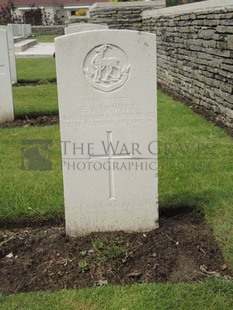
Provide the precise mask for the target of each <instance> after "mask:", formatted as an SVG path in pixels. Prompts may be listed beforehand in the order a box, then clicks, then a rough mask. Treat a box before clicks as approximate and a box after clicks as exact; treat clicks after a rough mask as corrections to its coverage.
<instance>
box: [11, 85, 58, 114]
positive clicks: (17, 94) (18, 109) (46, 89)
mask: <svg viewBox="0 0 233 310" xmlns="http://www.w3.org/2000/svg"><path fill="white" fill-rule="evenodd" d="M13 96H14V107H15V114H16V115H18V116H19V115H30V114H35V113H36V114H42V115H44V114H55V113H56V114H58V105H57V85H56V84H47V85H46V84H45V85H37V86H20V87H13Z"/></svg>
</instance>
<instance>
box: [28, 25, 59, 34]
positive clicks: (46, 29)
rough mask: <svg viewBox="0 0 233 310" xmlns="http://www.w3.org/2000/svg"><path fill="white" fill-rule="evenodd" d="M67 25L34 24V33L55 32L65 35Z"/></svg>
mask: <svg viewBox="0 0 233 310" xmlns="http://www.w3.org/2000/svg"><path fill="white" fill-rule="evenodd" d="M64 28H65V26H32V34H38V35H43V34H54V35H58V36H59V35H60V36H61V35H63V34H64Z"/></svg>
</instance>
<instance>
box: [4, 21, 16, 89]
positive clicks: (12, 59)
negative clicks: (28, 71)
mask: <svg viewBox="0 0 233 310" xmlns="http://www.w3.org/2000/svg"><path fill="white" fill-rule="evenodd" d="M0 29H4V30H6V31H7V39H8V48H9V57H10V69H11V81H12V83H13V84H14V83H17V72H16V62H15V45H14V37H13V33H12V27H10V26H9V25H8V26H1V25H0Z"/></svg>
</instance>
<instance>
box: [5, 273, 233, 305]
mask: <svg viewBox="0 0 233 310" xmlns="http://www.w3.org/2000/svg"><path fill="white" fill-rule="evenodd" d="M232 296H233V282H230V281H229V282H227V281H221V280H215V279H209V280H208V281H206V282H204V283H196V284H192V285H191V284H176V285H174V284H158V285H155V284H143V285H133V286H115V287H114V286H107V287H101V288H99V287H97V288H93V289H83V290H79V291H74V290H69V291H66V290H63V291H60V292H55V293H42V292H37V293H29V294H19V295H13V296H8V297H1V296H0V308H1V310H16V309H17V310H19V309H20V310H48V309H49V310H144V309H151V310H152V309H156V310H170V309H172V310H173V309H178V310H198V309H203V310H220V309H221V310H222V309H224V310H232V309H233V297H232Z"/></svg>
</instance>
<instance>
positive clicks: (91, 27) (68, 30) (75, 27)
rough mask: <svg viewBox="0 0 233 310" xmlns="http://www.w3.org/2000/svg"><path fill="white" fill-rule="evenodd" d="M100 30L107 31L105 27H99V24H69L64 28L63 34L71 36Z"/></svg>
mask: <svg viewBox="0 0 233 310" xmlns="http://www.w3.org/2000/svg"><path fill="white" fill-rule="evenodd" d="M101 29H108V26H106V25H99V24H87V23H85V24H78V25H77V24H75V25H73V24H70V25H69V26H68V27H66V28H65V34H72V33H76V32H80V31H90V30H101Z"/></svg>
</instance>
